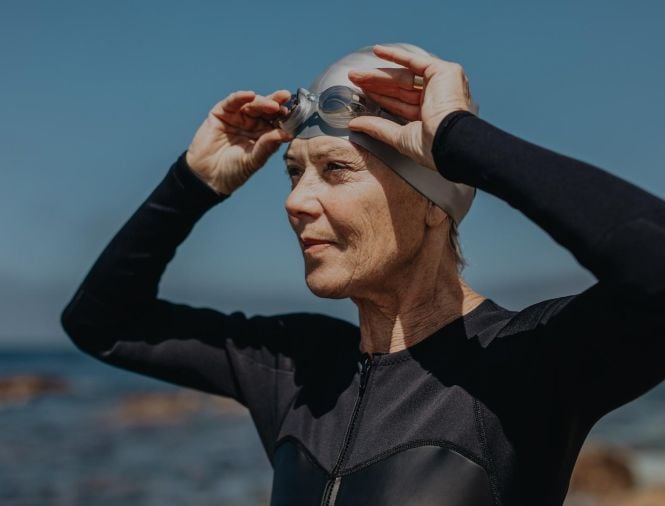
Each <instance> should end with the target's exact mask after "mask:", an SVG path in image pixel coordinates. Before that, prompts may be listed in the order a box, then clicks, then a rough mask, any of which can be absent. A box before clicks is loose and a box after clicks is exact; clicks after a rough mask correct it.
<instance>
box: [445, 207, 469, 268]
mask: <svg viewBox="0 0 665 506" xmlns="http://www.w3.org/2000/svg"><path fill="white" fill-rule="evenodd" d="M449 222H450V226H449V227H448V246H449V247H450V250H451V251H452V253H453V258H454V260H455V264H456V265H457V272H458V273H461V272H462V270H463V269H464V267H466V266H467V265H468V263H467V261H466V259H465V258H464V255H463V254H462V247H461V246H460V243H459V232H458V230H457V223H455V220H453V219H451V218H450V217H449Z"/></svg>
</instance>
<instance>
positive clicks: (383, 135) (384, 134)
mask: <svg viewBox="0 0 665 506" xmlns="http://www.w3.org/2000/svg"><path fill="white" fill-rule="evenodd" d="M401 128H402V127H401V125H398V124H397V123H395V122H394V121H390V120H388V119H385V118H378V117H376V116H358V117H357V118H353V119H352V120H351V121H350V122H349V130H353V131H355V132H362V133H365V134H367V135H369V136H371V137H374V138H375V139H376V140H379V141H381V142H384V143H386V144H388V145H389V146H391V147H393V148H395V149H397V150H398V151H401V149H400V144H401V143H400V141H399V139H400V130H401Z"/></svg>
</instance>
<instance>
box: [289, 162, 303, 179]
mask: <svg viewBox="0 0 665 506" xmlns="http://www.w3.org/2000/svg"><path fill="white" fill-rule="evenodd" d="M301 174H302V170H300V168H299V167H296V166H294V165H287V167H286V175H287V176H289V177H290V178H291V179H293V178H294V177H298V176H300V175H301Z"/></svg>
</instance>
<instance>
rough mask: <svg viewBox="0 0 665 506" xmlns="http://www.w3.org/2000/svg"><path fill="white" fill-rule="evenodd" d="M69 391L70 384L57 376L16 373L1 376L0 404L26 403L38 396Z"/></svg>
mask: <svg viewBox="0 0 665 506" xmlns="http://www.w3.org/2000/svg"><path fill="white" fill-rule="evenodd" d="M68 391H69V384H68V383H67V382H66V381H65V380H64V379H62V378H60V377H57V376H49V375H39V374H16V375H14V376H5V377H0V406H1V405H3V404H25V403H26V402H29V401H31V400H33V399H35V398H36V397H40V396H42V395H47V394H60V393H65V392H68Z"/></svg>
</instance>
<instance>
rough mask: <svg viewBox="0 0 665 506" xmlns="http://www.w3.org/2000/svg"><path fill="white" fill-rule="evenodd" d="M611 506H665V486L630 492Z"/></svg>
mask: <svg viewBox="0 0 665 506" xmlns="http://www.w3.org/2000/svg"><path fill="white" fill-rule="evenodd" d="M609 506H665V486H662V487H653V488H649V489H645V490H638V491H634V492H630V493H628V494H625V495H622V496H621V497H618V498H617V499H615V500H614V501H612V503H611V504H610V505H609Z"/></svg>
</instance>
